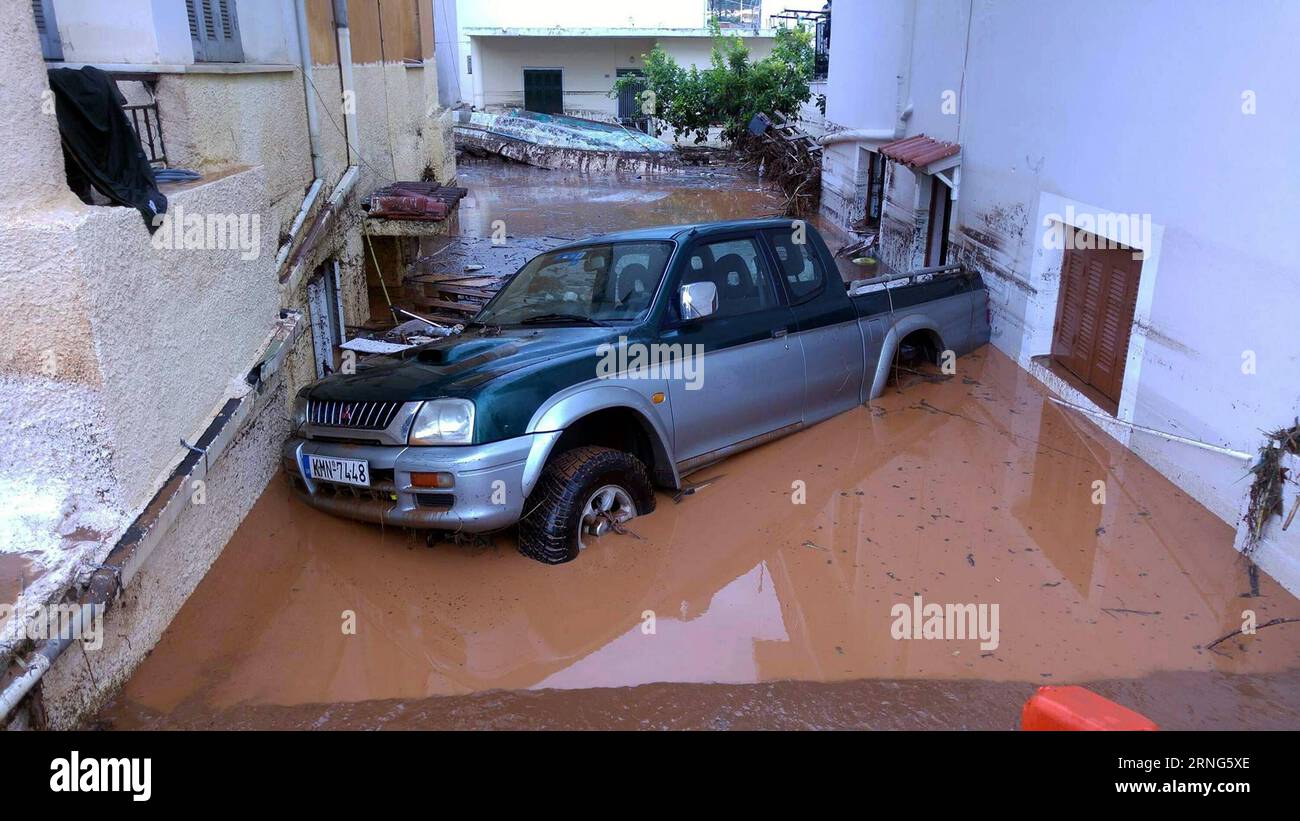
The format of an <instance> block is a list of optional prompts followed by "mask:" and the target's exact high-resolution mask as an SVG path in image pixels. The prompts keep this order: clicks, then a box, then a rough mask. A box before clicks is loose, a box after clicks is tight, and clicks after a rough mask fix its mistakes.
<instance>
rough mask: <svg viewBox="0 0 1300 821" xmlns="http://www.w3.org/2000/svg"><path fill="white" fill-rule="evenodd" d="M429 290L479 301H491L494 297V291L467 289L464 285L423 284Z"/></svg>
mask: <svg viewBox="0 0 1300 821" xmlns="http://www.w3.org/2000/svg"><path fill="white" fill-rule="evenodd" d="M425 285H426V286H427V287H429V288H432V289H433V290H435V291H440V292H442V293H448V294H457V295H459V296H470V297H478V298H479V299H491V298H492V297H494V296H496V293H497V292H496V291H493V290H489V289H487V288H467V287H465V286H464V285H446V284H443V283H436V284H435V283H425Z"/></svg>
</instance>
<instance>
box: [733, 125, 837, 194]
mask: <svg viewBox="0 0 1300 821" xmlns="http://www.w3.org/2000/svg"><path fill="white" fill-rule="evenodd" d="M736 148H737V150H739V151H740V153H741V156H743V157H744V158H745V161H744V164H745V165H746V166H747V167H750V168H754V169H757V171H758V174H759V176H760V177H763V178H764V179H767V180H771V181H772V182H774V183H776V185H777V187H779V188H780V189H781V192H782V193H783V194H785V208H784V213H785V215H786V216H788V217H799V218H802V217H807V216H809V215H811V214H815V213H817V210H818V209H819V208H820V207H821V199H822V147H821V145H819V144H818V143H817V140H815V139H814V138H813V137H812V135H810V134H806V133H804V132H803V131H800V130H799V129H798V128H796V127H795V126H794V125H793V124H792V123H790V122H787V121H786V120H785V119H784V118H782V117H781V116H780V115H779V114H778V115H776V120H775V121H774V120H771V119H768V118H767V117H766V116H765V115H763V114H758V115H756V116H755V117H754V120H753V122H751V123H750V127H749V130H748V131H746V132H745V134H744V135H743V136H742V137H741V138H740V139H739V140H737V141H736Z"/></svg>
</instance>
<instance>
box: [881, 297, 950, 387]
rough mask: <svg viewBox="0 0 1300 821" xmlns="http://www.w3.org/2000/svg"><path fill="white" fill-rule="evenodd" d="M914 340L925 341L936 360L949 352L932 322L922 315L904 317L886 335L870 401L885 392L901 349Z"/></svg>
mask: <svg viewBox="0 0 1300 821" xmlns="http://www.w3.org/2000/svg"><path fill="white" fill-rule="evenodd" d="M913 339H915V340H923V341H924V342H925V343H926V346H927V347H929V348H930V351H931V356H933V357H935V359H936V360H937V358H938V357H939V355H940V354H941V353H942V352H943V351H945V350H947V349H946V348H945V347H944V343H943V336H942V335H941V334H940V333H939V328H938V326H937V325H935V323H934V322H933V321H932V320H930V319H929V318H928V317H925V316H922V315H920V314H913V315H911V316H906V317H903V318H902V319H901V320H899V321H898V322H897V323H896V324H895V325H893V326H892V327H891V328H890V329H889V330H888V331H887V332H886V333H885V340H884V342H883V343H882V344H881V346H880V358H879V359H878V360H877V361H876V373H875V377H874V379H873V380H872V382H871V395H870V396H869V397H868V399H875V398H877V397H879V396H880V394H881V393H882V392H883V391H884V390H885V384H886V383H887V382H888V381H889V370H890V368H891V367H892V366H893V362H894V357H895V356H896V355H897V354H898V350H899V347H900V346H901V345H902V344H903V343H904V342H905V341H907V340H913Z"/></svg>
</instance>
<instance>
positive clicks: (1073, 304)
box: [1052, 234, 1142, 402]
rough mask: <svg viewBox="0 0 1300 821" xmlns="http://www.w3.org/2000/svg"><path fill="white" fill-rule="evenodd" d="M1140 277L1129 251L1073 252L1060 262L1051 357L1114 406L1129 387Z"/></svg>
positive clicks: (1138, 261)
mask: <svg viewBox="0 0 1300 821" xmlns="http://www.w3.org/2000/svg"><path fill="white" fill-rule="evenodd" d="M1076 236H1077V234H1076ZM1095 239H1096V238H1095V237H1094V238H1093V240H1094V244H1096V243H1095ZM1141 272H1142V262H1141V260H1135V259H1133V251H1131V250H1129V249H1127V248H1112V249H1103V248H1086V247H1085V248H1083V249H1079V248H1071V249H1068V250H1066V252H1065V256H1064V259H1063V260H1062V262H1061V294H1060V301H1059V303H1058V305H1057V310H1056V331H1055V333H1054V334H1053V337H1052V358H1053V359H1055V360H1056V361H1057V362H1059V363H1061V365H1063V366H1064V367H1065V368H1066V369H1067V370H1069V371H1070V372H1071V373H1073V374H1074V375H1075V376H1077V377H1079V379H1081V380H1083V382H1084V383H1086V384H1088V385H1091V386H1092V387H1094V388H1096V389H1097V390H1098V391H1100V392H1101V393H1102V394H1103V395H1104V396H1105V397H1107V398H1108V399H1110V400H1112V401H1114V402H1118V401H1119V397H1120V392H1121V390H1122V389H1123V386H1124V364H1125V361H1126V360H1127V358H1128V346H1129V337H1130V335H1131V332H1132V328H1133V315H1134V312H1135V310H1136V307H1137V288H1138V279H1139V277H1140V275H1141Z"/></svg>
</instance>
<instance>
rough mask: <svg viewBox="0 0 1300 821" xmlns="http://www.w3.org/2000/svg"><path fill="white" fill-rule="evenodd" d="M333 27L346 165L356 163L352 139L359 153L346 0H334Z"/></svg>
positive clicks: (350, 39) (350, 32) (355, 97)
mask: <svg viewBox="0 0 1300 821" xmlns="http://www.w3.org/2000/svg"><path fill="white" fill-rule="evenodd" d="M334 28H335V32H336V35H337V37H338V48H339V78H340V81H341V83H342V86H343V135H344V142H345V143H346V144H347V150H348V165H356V164H357V161H358V160H359V157H358V160H354V159H353V158H352V141H353V140H357V154H358V155H359V154H360V153H361V145H360V142H361V141H360V139H358V135H357V122H356V113H355V107H356V99H357V96H356V90H355V88H354V87H353V85H352V31H351V29H349V28H348V3H347V0H334Z"/></svg>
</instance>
